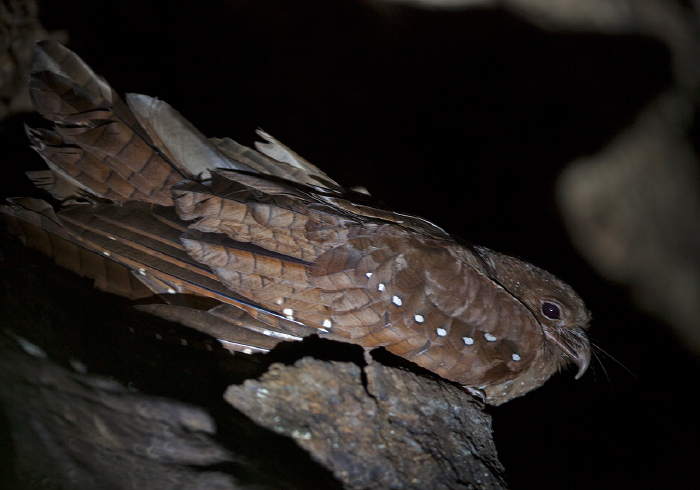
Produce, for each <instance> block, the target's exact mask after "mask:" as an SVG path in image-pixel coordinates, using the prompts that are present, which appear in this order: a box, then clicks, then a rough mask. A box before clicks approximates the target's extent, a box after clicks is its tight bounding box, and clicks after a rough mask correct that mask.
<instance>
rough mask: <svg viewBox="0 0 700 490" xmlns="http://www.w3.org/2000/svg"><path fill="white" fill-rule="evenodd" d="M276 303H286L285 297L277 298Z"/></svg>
mask: <svg viewBox="0 0 700 490" xmlns="http://www.w3.org/2000/svg"><path fill="white" fill-rule="evenodd" d="M275 303H276V304H278V305H281V304H282V303H284V298H277V299H276V300H275Z"/></svg>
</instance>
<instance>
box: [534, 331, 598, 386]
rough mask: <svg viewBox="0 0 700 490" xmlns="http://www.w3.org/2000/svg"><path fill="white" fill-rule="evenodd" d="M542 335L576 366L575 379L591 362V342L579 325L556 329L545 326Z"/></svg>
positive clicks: (581, 374)
mask: <svg viewBox="0 0 700 490" xmlns="http://www.w3.org/2000/svg"><path fill="white" fill-rule="evenodd" d="M544 335H545V337H546V338H547V340H549V341H550V342H552V343H553V344H554V345H556V346H557V347H559V348H560V349H561V350H562V351H563V352H564V354H565V355H566V357H568V358H569V359H571V361H573V362H574V364H576V365H577V366H578V372H577V373H576V379H579V378H580V377H581V376H583V373H585V372H586V369H588V365H589V364H590V363H591V343H590V342H589V340H588V336H587V335H586V332H585V331H584V330H583V329H582V328H581V327H576V328H567V329H563V328H560V329H556V330H555V329H551V330H550V329H549V328H545V329H544Z"/></svg>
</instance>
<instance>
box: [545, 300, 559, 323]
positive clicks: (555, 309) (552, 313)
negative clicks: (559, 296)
mask: <svg viewBox="0 0 700 490" xmlns="http://www.w3.org/2000/svg"><path fill="white" fill-rule="evenodd" d="M542 314H543V315H544V316H546V317H547V318H549V319H550V320H559V318H561V310H560V309H559V306H557V305H555V304H554V303H550V302H549V301H543V302H542Z"/></svg>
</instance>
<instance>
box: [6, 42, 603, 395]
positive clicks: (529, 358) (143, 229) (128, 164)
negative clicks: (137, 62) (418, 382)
mask: <svg viewBox="0 0 700 490" xmlns="http://www.w3.org/2000/svg"><path fill="white" fill-rule="evenodd" d="M32 72H33V74H32V80H31V82H30V89H31V93H32V97H33V100H34V102H35V105H36V107H37V110H38V111H39V112H40V113H41V114H42V115H44V116H45V117H47V118H48V119H51V120H53V121H55V122H56V128H55V130H54V131H48V130H29V135H30V139H31V140H32V143H33V146H34V147H35V149H36V150H37V151H38V152H39V153H40V154H41V155H42V156H43V157H44V159H45V160H46V161H47V163H48V164H49V167H50V169H51V172H52V174H48V173H39V174H35V175H33V177H34V179H35V181H40V180H41V179H44V186H45V187H46V188H49V189H50V190H51V191H53V194H54V195H55V196H56V197H59V198H60V199H61V200H62V201H63V202H64V203H63V206H62V209H61V210H60V211H59V212H58V213H56V212H54V210H53V208H52V207H51V206H49V205H47V204H46V203H44V202H43V201H39V200H33V199H27V198H23V199H14V200H12V201H11V204H10V205H8V206H4V207H3V209H2V213H3V214H4V217H5V220H6V222H7V223H8V226H9V228H10V230H11V231H13V232H14V233H15V234H17V235H19V236H21V237H22V238H23V239H24V241H25V243H27V245H29V246H33V247H35V248H39V249H42V250H43V251H44V252H46V253H49V254H50V255H53V256H54V257H55V258H56V260H57V262H58V263H59V264H61V265H64V266H66V267H69V268H71V269H73V270H75V271H77V272H79V273H81V274H83V275H87V276H90V277H93V278H94V279H95V280H96V282H97V285H98V286H99V287H101V288H103V289H107V290H111V291H114V292H119V293H120V294H123V295H125V296H129V297H132V298H135V297H143V296H146V295H148V294H153V293H155V294H157V295H160V296H161V297H162V298H164V299H165V301H166V303H167V304H159V305H153V306H152V307H151V311H152V312H153V313H156V314H159V315H161V316H165V317H167V318H171V319H174V320H177V321H181V322H183V323H185V324H188V325H192V326H195V327H197V328H202V325H203V324H206V325H208V326H209V327H211V328H209V329H208V331H210V332H212V331H215V332H216V334H215V335H216V337H218V338H220V339H221V340H222V341H223V342H225V343H226V345H227V346H229V348H231V349H233V350H239V351H244V352H260V351H265V350H268V349H270V348H272V347H273V346H274V345H276V344H277V343H278V342H280V341H285V340H298V339H300V338H302V337H304V336H307V335H310V334H313V333H316V334H319V335H321V336H325V337H330V338H333V339H338V340H344V341H350V342H354V343H357V344H360V345H362V346H363V347H365V348H376V347H385V348H386V349H387V350H389V351H390V352H393V353H395V354H397V355H400V356H402V357H405V358H407V359H409V360H411V361H413V362H415V363H417V364H418V365H420V366H422V367H424V368H427V369H429V370H431V371H434V372H435V373H437V374H439V375H441V376H443V377H445V378H447V379H450V380H452V381H456V382H458V383H461V384H463V385H465V386H467V387H469V388H471V389H474V390H480V391H482V392H483V393H484V396H485V398H486V400H487V402H489V403H492V404H500V403H503V402H505V401H507V400H509V399H511V398H513V397H516V396H519V395H522V394H524V393H526V392H528V391H530V390H532V389H534V388H537V387H539V386H540V385H542V384H543V383H544V382H545V381H546V380H547V379H548V378H549V377H550V376H551V375H552V374H553V373H555V372H556V371H557V370H559V369H560V368H561V367H562V366H564V365H565V364H567V363H568V362H570V361H573V362H575V363H576V364H577V365H578V366H579V375H580V374H582V373H583V371H585V369H586V367H587V365H588V362H589V358H590V347H589V343H588V339H587V337H586V334H585V332H584V329H585V328H586V327H587V325H588V322H589V320H590V318H589V314H588V311H587V310H586V308H585V306H584V304H583V302H582V301H581V299H580V298H579V297H578V295H576V293H575V292H574V291H573V290H572V289H571V288H570V287H569V286H568V285H566V284H565V283H563V282H562V281H560V280H559V279H557V278H556V277H555V276H553V275H551V274H549V273H547V272H546V271H543V270H541V269H539V268H537V267H535V266H532V265H530V264H528V263H526V262H523V261H520V260H518V259H515V258H512V257H508V256H505V255H502V254H499V253H497V252H494V251H491V250H489V249H486V248H483V247H479V246H472V245H469V244H464V243H462V242H460V241H458V240H456V239H454V238H453V237H452V236H450V235H449V234H448V233H446V232H445V231H443V230H442V229H441V228H439V227H437V226H435V225H433V224H432V223H429V222H427V221H425V220H423V219H421V218H418V217H415V216H410V215H405V214H400V213H395V212H391V211H387V210H385V209H382V208H380V207H377V206H376V205H375V204H374V203H373V202H372V200H371V198H369V196H368V195H366V194H364V193H361V192H355V191H346V190H345V189H343V188H342V187H341V186H340V185H339V184H337V183H336V182H335V181H333V180H332V179H331V178H330V177H328V176H327V175H326V174H325V173H323V172H322V171H321V170H319V169H318V168H317V167H315V166H313V165H311V164H310V163H308V162H306V161H305V160H303V159H302V158H301V157H299V156H298V155H296V154H295V153H294V152H292V151H291V150H289V149H288V148H286V147H285V146H284V145H282V144H281V143H279V142H278V141H276V140H275V139H274V138H272V137H271V136H269V135H267V134H265V133H262V132H259V134H260V135H261V136H262V137H263V138H264V139H265V140H266V141H267V142H266V143H265V144H259V145H257V150H258V151H256V150H253V149H250V148H246V147H244V146H241V145H239V144H237V143H236V142H234V141H233V140H230V139H223V140H219V139H212V140H209V139H206V138H204V137H203V136H202V135H201V134H199V132H197V130H196V129H194V128H193V127H192V126H191V125H190V124H189V122H187V121H186V120H185V119H184V118H183V117H182V116H180V115H179V114H178V113H177V112H176V111H174V110H173V109H172V108H171V107H170V106H169V105H167V104H165V103H164V102H162V101H159V100H157V99H152V98H150V97H146V96H142V95H133V94H132V95H129V96H128V97H127V104H128V105H127V104H125V103H124V102H122V101H121V99H119V97H118V96H117V95H116V93H115V92H114V91H113V90H112V89H111V87H109V85H107V84H106V82H104V81H103V80H101V79H100V78H98V77H97V76H96V75H94V73H92V71H91V70H90V68H89V67H87V65H85V63H84V62H83V61H82V60H80V59H79V58H78V57H77V56H76V55H75V54H73V53H72V52H70V51H69V50H67V49H66V48H64V47H62V46H60V45H58V44H56V43H51V42H43V43H40V44H39V47H38V48H37V54H36V55H35V60H34V66H33V70H32ZM76 198H77V200H76ZM77 201H83V202H77ZM117 264H118V265H117ZM115 267H119V270H120V271H121V272H116V270H115V269H114V268H115ZM124 270H130V271H131V272H132V273H133V274H126V275H125V274H123V272H124ZM144 286H145V287H144ZM205 330H206V329H205Z"/></svg>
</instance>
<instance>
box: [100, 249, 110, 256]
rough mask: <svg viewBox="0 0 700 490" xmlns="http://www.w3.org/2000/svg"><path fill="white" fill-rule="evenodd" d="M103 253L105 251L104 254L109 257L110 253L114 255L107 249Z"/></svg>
mask: <svg viewBox="0 0 700 490" xmlns="http://www.w3.org/2000/svg"><path fill="white" fill-rule="evenodd" d="M102 253H103V254H104V255H106V256H107V257H109V256H110V255H112V254H111V253H109V252H108V251H107V250H103V251H102Z"/></svg>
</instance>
